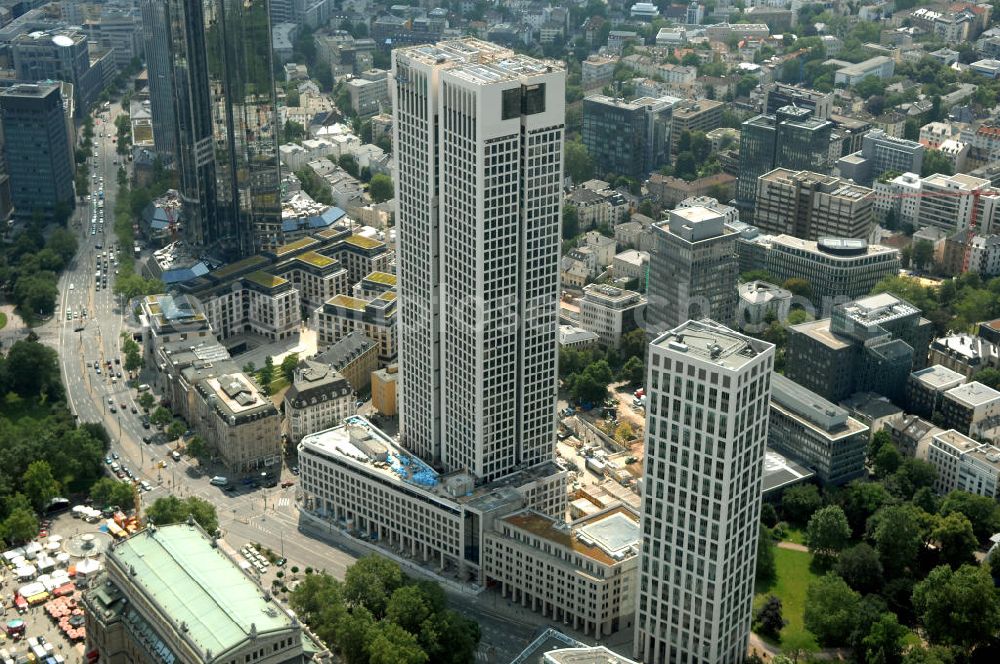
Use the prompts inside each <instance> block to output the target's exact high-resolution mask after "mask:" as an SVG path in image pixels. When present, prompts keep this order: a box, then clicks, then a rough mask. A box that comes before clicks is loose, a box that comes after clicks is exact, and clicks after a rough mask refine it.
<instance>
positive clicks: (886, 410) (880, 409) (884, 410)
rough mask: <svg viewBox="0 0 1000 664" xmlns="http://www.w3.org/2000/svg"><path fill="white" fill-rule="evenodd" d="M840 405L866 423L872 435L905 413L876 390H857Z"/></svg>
mask: <svg viewBox="0 0 1000 664" xmlns="http://www.w3.org/2000/svg"><path fill="white" fill-rule="evenodd" d="M840 405H841V406H843V407H844V408H846V409H847V412H848V413H850V414H851V417H853V418H854V419H856V420H857V421H859V422H861V423H862V424H864V425H866V426H867V427H868V431H869V433H870V434H871V435H872V436H874V435H875V432H876V431H881V430H882V429H884V428H885V427H886V426H887V425H888V424H889V423H890V422H894V421H896V420H898V419H899V418H900V417H902V416H903V415H904V413H903V409H902V408H900V407H899V406H897V405H896V404H894V403H893V402H891V401H889V399H888V398H886V397H884V396H882V395H881V394H876V393H874V392H855V393H854V394H852V395H851V396H849V397H847V398H846V399H844V400H843V401H841V402H840Z"/></svg>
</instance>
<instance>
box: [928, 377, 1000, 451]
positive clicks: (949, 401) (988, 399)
mask: <svg viewBox="0 0 1000 664" xmlns="http://www.w3.org/2000/svg"><path fill="white" fill-rule="evenodd" d="M941 419H942V424H941V426H943V427H947V428H949V429H955V430H957V431H961V432H962V433H963V434H965V435H967V436H974V437H976V438H993V435H994V434H995V433H996V430H997V429H998V428H1000V392H998V391H997V390H994V389H993V388H992V387H989V386H988V385H983V384H982V383H980V382H978V381H972V382H969V383H965V384H964V385H959V386H957V387H953V388H951V389H950V390H948V391H947V392H945V393H944V396H943V397H942V399H941Z"/></svg>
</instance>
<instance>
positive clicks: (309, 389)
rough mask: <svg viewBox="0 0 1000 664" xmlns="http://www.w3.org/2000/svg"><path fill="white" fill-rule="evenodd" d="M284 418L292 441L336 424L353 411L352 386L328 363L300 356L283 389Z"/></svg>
mask: <svg viewBox="0 0 1000 664" xmlns="http://www.w3.org/2000/svg"><path fill="white" fill-rule="evenodd" d="M284 406H285V421H286V422H287V423H288V427H287V431H288V437H289V439H290V440H291V441H292V442H293V443H297V442H299V441H300V440H301V439H302V437H303V436H305V435H307V434H310V433H313V432H314V431H323V430H324V429H329V428H330V427H332V426H334V425H336V424H339V423H340V422H341V421H343V420H344V419H345V418H346V417H347V416H348V415H350V414H352V413H353V412H354V390H353V389H352V388H351V384H350V383H348V382H347V379H346V378H344V376H342V375H341V374H339V373H337V372H336V371H334V370H333V369H331V368H330V366H329V365H328V364H324V363H322V362H316V361H315V360H301V361H299V365H298V366H297V367H296V368H295V374H294V376H293V378H292V384H291V386H290V387H289V388H288V390H287V391H286V392H285V399H284Z"/></svg>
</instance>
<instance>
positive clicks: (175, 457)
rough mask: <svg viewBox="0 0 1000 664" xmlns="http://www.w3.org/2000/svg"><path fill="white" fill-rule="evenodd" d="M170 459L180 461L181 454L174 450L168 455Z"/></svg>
mask: <svg viewBox="0 0 1000 664" xmlns="http://www.w3.org/2000/svg"><path fill="white" fill-rule="evenodd" d="M170 457H171V458H172V459H173V460H174V461H180V460H181V453H180V452H178V451H177V450H174V451H173V452H171V453H170Z"/></svg>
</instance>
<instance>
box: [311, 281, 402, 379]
mask: <svg viewBox="0 0 1000 664" xmlns="http://www.w3.org/2000/svg"><path fill="white" fill-rule="evenodd" d="M316 319H317V334H318V338H317V343H318V345H319V347H320V348H326V347H327V346H329V345H331V344H333V343H335V342H337V341H339V340H340V339H342V338H344V337H346V336H347V335H348V334H350V333H352V332H361V333H362V334H364V335H365V336H367V337H368V338H370V339H371V340H373V341H374V342H375V343H376V344H377V345H378V349H379V364H380V365H382V366H385V365H387V364H389V363H391V362H395V361H396V355H397V352H398V339H397V334H398V331H397V328H396V320H397V319H396V292H395V291H387V292H385V293H382V294H381V295H379V296H377V297H373V298H371V299H362V298H357V297H351V296H350V295H336V296H334V297H332V298H330V299H329V300H327V302H326V304H324V305H323V306H322V307H320V308H319V309H317V310H316Z"/></svg>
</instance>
